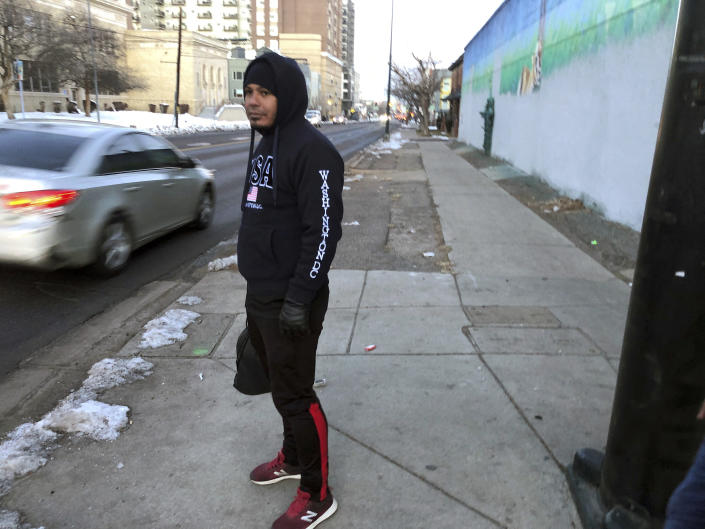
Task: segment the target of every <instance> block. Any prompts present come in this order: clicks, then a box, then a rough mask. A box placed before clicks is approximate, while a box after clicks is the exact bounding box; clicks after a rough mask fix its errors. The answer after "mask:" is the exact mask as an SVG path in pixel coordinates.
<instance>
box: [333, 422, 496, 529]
mask: <svg viewBox="0 0 705 529" xmlns="http://www.w3.org/2000/svg"><path fill="white" fill-rule="evenodd" d="M328 428H330V429H331V430H334V431H335V432H337V433H339V434H340V435H342V436H343V437H346V438H347V439H349V440H350V441H352V442H354V443H355V444H358V445H360V446H362V447H363V448H365V449H367V450H369V451H370V452H372V453H373V454H375V455H377V456H379V457H381V458H382V459H384V460H385V461H387V462H388V463H391V464H392V465H394V466H395V467H397V468H399V469H400V470H402V471H404V472H406V473H407V474H410V475H412V476H413V477H415V478H416V479H418V480H419V481H421V482H422V483H424V484H425V485H427V486H429V487H431V488H432V489H434V490H436V491H438V492H440V493H441V494H443V495H444V496H445V497H447V498H448V499H450V500H453V501H454V502H456V503H458V504H460V505H462V506H463V507H465V508H466V509H468V510H470V511H472V512H474V513H475V514H477V515H478V516H481V517H482V518H484V519H485V520H487V521H488V522H490V523H492V524H494V525H496V526H497V527H501V528H502V529H507V526H506V525H504V524H502V522H500V521H498V520H495V519H494V518H492V517H491V516H490V515H489V514H485V513H484V512H482V511H481V510H479V509H478V508H476V507H473V506H472V505H470V504H468V503H466V502H465V501H463V500H461V499H460V498H458V497H457V496H454V495H453V494H451V493H450V492H448V491H446V490H444V489H443V488H441V487H440V486H438V485H436V484H435V483H433V482H432V481H429V480H428V479H426V478H425V477H423V476H422V475H421V474H418V473H416V472H414V471H413V470H410V469H408V468H406V467H405V466H404V465H402V464H401V463H399V462H398V461H395V460H394V459H392V458H391V457H389V456H387V455H385V454H383V453H382V452H380V451H379V450H376V449H375V448H373V447H371V446H370V445H368V444H366V443H364V442H363V441H360V440H359V439H357V438H355V437H354V436H352V435H350V434H349V433H347V432H344V431H343V430H341V429H340V428H337V427H335V426H333V425H332V424H331V423H328Z"/></svg>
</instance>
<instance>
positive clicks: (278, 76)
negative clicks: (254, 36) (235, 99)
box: [243, 52, 308, 127]
mask: <svg viewBox="0 0 705 529" xmlns="http://www.w3.org/2000/svg"><path fill="white" fill-rule="evenodd" d="M262 63H264V64H266V65H268V66H269V68H271V73H272V74H273V83H274V86H273V87H269V86H267V87H266V88H268V89H270V90H271V91H272V93H273V94H274V95H275V96H276V98H277V117H276V119H275V121H274V126H275V127H277V126H281V125H286V124H287V123H289V122H291V121H294V120H296V119H299V118H301V119H303V118H304V115H305V114H306V109H307V108H308V91H307V89H306V80H305V79H304V74H303V72H302V71H301V68H299V65H298V64H296V61H295V60H294V59H290V58H289V57H283V56H281V55H279V54H277V53H273V52H268V53H264V54H262V55H260V56H259V57H257V58H256V59H254V60H253V61H252V62H251V63H250V64H249V65H248V66H247V69H246V70H245V76H244V80H243V87H244V86H247V84H248V82H253V83H257V84H260V83H258V82H257V78H260V77H262V76H261V75H260V74H261V73H262V72H263V71H265V70H263V69H262V66H263V64H262ZM267 77H268V76H267ZM262 78H264V77H262ZM269 81H271V79H269V80H268V82H269Z"/></svg>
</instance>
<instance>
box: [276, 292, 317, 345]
mask: <svg viewBox="0 0 705 529" xmlns="http://www.w3.org/2000/svg"><path fill="white" fill-rule="evenodd" d="M309 310H310V309H309V306H308V305H307V304H305V303H299V302H298V301H293V300H291V299H285V300H284V304H283V305H282V310H281V312H280V313H279V331H280V332H281V333H282V334H283V335H284V336H288V337H289V338H300V337H301V336H305V335H307V334H309V333H310V332H311V329H310V328H309V326H308V325H309Z"/></svg>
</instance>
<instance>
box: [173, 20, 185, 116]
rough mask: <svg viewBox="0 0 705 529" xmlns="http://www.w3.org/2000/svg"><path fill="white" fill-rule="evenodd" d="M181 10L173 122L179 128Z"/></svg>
mask: <svg viewBox="0 0 705 529" xmlns="http://www.w3.org/2000/svg"><path fill="white" fill-rule="evenodd" d="M182 14H183V10H182V9H181V7H179V45H178V46H177V49H176V93H175V94H174V123H175V125H176V128H177V129H178V128H179V82H180V79H181V16H182Z"/></svg>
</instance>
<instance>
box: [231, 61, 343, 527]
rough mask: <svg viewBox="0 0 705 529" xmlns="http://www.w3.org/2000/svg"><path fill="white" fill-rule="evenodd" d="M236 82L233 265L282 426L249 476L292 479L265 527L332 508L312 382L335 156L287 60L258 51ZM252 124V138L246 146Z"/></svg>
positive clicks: (336, 235) (308, 522)
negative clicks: (243, 120) (238, 136)
mask: <svg viewBox="0 0 705 529" xmlns="http://www.w3.org/2000/svg"><path fill="white" fill-rule="evenodd" d="M243 85H244V93H245V110H246V112H247V117H248V119H249V121H250V125H251V127H252V136H251V140H250V157H249V161H248V169H247V178H246V181H245V188H244V190H243V194H242V222H241V225H240V233H239V237H238V248H237V253H238V266H239V268H240V272H241V273H242V275H243V276H244V277H245V279H246V280H247V296H246V299H245V308H246V310H247V321H248V328H249V333H250V338H251V340H252V344H253V345H254V347H255V349H256V350H257V352H258V354H259V356H260V358H261V360H262V363H263V365H264V366H266V368H267V370H268V373H269V379H270V382H271V389H272V400H273V401H274V406H275V407H276V409H277V411H278V412H279V414H280V415H281V417H282V421H283V424H284V440H283V445H282V448H281V450H280V451H279V453H278V455H277V457H276V458H274V460H272V461H270V462H268V463H263V464H261V465H259V466H258V467H256V468H255V469H254V470H253V471H252V473H251V474H250V480H251V481H252V482H253V483H255V484H257V485H269V484H272V483H277V482H279V481H282V480H284V479H299V478H300V479H301V483H300V486H299V489H298V491H297V495H296V499H295V500H294V501H293V503H292V504H291V506H290V507H289V508H288V510H287V511H286V512H285V513H284V514H282V515H281V516H280V517H279V518H278V519H277V520H276V521H275V522H274V525H273V526H272V529H305V528H313V527H316V526H318V525H319V524H320V523H321V522H323V521H324V520H326V519H327V518H329V517H330V516H332V515H333V514H334V513H335V511H336V509H337V507H338V504H337V502H336V500H335V499H334V498H333V495H332V494H331V492H330V489H329V488H328V422H327V420H326V416H325V414H324V413H323V409H322V407H321V404H320V402H319V400H318V397H317V396H316V393H315V391H314V390H313V388H312V386H313V381H314V375H315V371H316V347H317V345H318V337H319V335H320V333H321V330H322V328H323V319H324V316H325V313H326V310H327V308H328V270H329V268H330V265H331V262H332V260H333V256H334V255H335V250H336V245H337V242H338V240H340V237H341V234H342V229H341V220H342V218H343V202H342V188H343V160H342V158H341V157H340V154H339V153H338V151H337V150H336V149H335V147H334V146H333V145H332V144H331V143H330V142H329V141H328V139H327V138H326V137H325V136H323V134H321V133H320V132H318V131H317V130H316V129H315V128H314V127H313V126H312V125H311V124H310V123H309V122H308V121H306V118H305V117H304V116H305V113H306V109H307V107H308V95H307V91H306V82H305V80H304V76H303V73H302V72H301V70H300V68H299V66H298V65H297V64H296V62H295V61H294V60H292V59H289V58H286V57H282V56H280V55H277V54H275V53H266V54H264V55H262V56H260V57H258V58H257V59H255V60H254V61H252V63H250V65H249V66H248V67H247V70H246V71H245V78H244V82H243ZM255 130H256V131H258V132H259V133H260V134H261V135H262V139H261V140H260V142H259V144H258V145H257V149H256V150H254V153H253V146H254V138H255Z"/></svg>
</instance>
